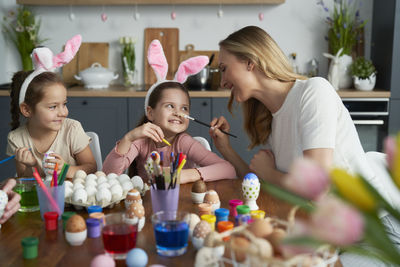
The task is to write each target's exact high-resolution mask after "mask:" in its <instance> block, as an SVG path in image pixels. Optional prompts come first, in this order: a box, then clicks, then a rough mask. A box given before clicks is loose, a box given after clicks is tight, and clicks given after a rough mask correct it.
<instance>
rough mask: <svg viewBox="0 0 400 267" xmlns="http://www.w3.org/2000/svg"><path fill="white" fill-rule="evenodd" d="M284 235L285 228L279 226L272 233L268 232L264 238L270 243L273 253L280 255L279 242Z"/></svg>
mask: <svg viewBox="0 0 400 267" xmlns="http://www.w3.org/2000/svg"><path fill="white" fill-rule="evenodd" d="M285 236H286V232H285V230H283V229H281V228H275V229H274V230H273V231H272V233H270V234H269V235H268V236H266V237H265V238H266V239H267V240H268V241H269V242H270V243H271V246H272V248H273V249H274V252H275V254H277V255H282V249H281V242H282V239H284V238H285Z"/></svg>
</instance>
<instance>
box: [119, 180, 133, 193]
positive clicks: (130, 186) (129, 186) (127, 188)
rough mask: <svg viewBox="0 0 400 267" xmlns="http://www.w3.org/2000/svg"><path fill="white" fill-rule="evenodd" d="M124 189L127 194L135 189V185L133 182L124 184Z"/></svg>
mask: <svg viewBox="0 0 400 267" xmlns="http://www.w3.org/2000/svg"><path fill="white" fill-rule="evenodd" d="M122 189H123V190H124V193H126V192H128V191H129V190H131V189H133V185H132V182H131V180H129V181H125V182H123V183H122Z"/></svg>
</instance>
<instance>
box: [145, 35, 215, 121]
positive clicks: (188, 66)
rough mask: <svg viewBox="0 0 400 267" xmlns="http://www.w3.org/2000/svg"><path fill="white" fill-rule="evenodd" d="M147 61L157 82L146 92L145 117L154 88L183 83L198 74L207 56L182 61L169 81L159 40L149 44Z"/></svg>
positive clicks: (166, 63)
mask: <svg viewBox="0 0 400 267" xmlns="http://www.w3.org/2000/svg"><path fill="white" fill-rule="evenodd" d="M147 59H148V61H149V64H150V66H151V68H152V69H153V70H154V72H155V74H156V77H157V82H156V83H155V84H153V85H152V86H151V87H150V89H149V90H148V91H147V94H146V98H145V100H144V113H145V114H146V115H147V107H148V105H149V98H150V95H151V93H152V92H153V90H154V88H156V87H157V86H158V85H159V84H161V83H164V82H179V83H184V82H185V81H186V79H187V77H189V76H190V75H194V74H197V73H199V72H200V71H201V70H202V69H203V68H204V67H205V66H206V65H207V64H208V57H207V56H197V57H191V58H189V59H187V60H185V61H183V62H182V63H181V64H180V65H179V67H178V71H177V72H176V73H175V77H174V79H173V80H172V81H171V80H166V77H167V72H168V62H167V59H166V58H165V55H164V51H163V49H162V46H161V43H160V41H159V40H153V41H152V42H151V43H150V46H149V50H148V51H147Z"/></svg>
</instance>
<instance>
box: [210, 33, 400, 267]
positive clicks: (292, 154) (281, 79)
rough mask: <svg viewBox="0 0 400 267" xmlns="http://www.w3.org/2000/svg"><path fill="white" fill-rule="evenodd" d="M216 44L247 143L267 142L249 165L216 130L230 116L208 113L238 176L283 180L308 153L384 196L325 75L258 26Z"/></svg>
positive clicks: (225, 84)
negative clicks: (307, 67)
mask: <svg viewBox="0 0 400 267" xmlns="http://www.w3.org/2000/svg"><path fill="white" fill-rule="evenodd" d="M219 45H220V53H219V69H220V71H221V87H222V88H227V89H230V90H231V99H230V102H229V105H228V108H229V109H231V107H232V102H233V100H235V101H237V102H239V103H241V105H242V109H243V116H244V128H245V130H246V132H247V134H248V136H249V137H250V141H251V144H250V146H249V148H253V147H255V146H257V145H263V144H264V145H267V147H268V149H265V150H260V151H259V152H258V153H257V154H255V156H254V157H253V159H252V160H251V162H250V165H248V164H247V163H246V162H245V161H244V160H243V159H242V158H241V157H240V156H239V154H238V153H236V152H235V151H234V150H233V148H232V146H231V145H230V143H229V138H228V136H227V135H225V134H223V133H222V132H221V131H220V129H222V130H225V131H229V128H230V126H229V123H228V122H227V120H226V119H225V118H224V117H220V118H215V119H213V121H212V122H211V126H212V128H211V130H210V134H211V136H212V137H213V141H214V144H215V146H216V148H217V149H218V150H219V151H220V152H221V154H222V155H223V157H224V158H225V159H227V160H228V161H230V162H231V163H232V165H233V166H235V168H236V173H237V174H238V175H239V176H241V177H243V176H244V175H245V174H246V173H247V172H249V171H251V172H254V173H256V174H257V175H258V177H260V178H262V179H265V180H268V181H270V182H274V183H276V184H282V182H283V179H284V177H285V174H286V173H287V171H288V170H289V167H290V165H291V164H292V163H293V161H294V160H295V159H296V158H298V157H308V158H311V159H312V160H314V161H316V162H317V163H319V164H320V165H321V166H323V167H325V168H326V169H329V168H331V167H332V166H337V167H341V168H344V169H347V170H349V171H350V172H358V173H361V174H362V175H364V176H365V177H366V178H367V179H368V181H369V182H370V183H371V184H372V185H373V186H374V187H375V188H376V189H377V190H378V191H379V192H380V193H381V194H382V195H383V196H384V197H386V199H387V198H388V197H387V195H386V191H385V190H384V188H383V186H382V184H381V182H380V181H379V180H378V179H377V178H376V177H375V175H374V173H373V171H372V170H371V168H370V167H369V165H368V163H367V160H366V156H365V153H364V150H363V148H362V146H361V143H360V140H359V138H358V134H357V131H356V128H355V126H354V124H353V122H352V120H351V118H350V115H349V113H348V111H347V109H346V108H345V107H344V105H343V103H342V101H341V100H340V98H339V96H338V95H337V93H336V92H335V90H334V89H333V87H332V86H331V85H330V84H329V82H328V81H326V80H325V79H323V78H311V79H307V78H306V77H302V76H299V75H298V74H295V73H294V72H293V71H292V68H291V66H290V64H289V62H288V60H287V58H286V56H285V55H284V53H283V52H282V51H281V49H280V48H279V47H278V45H277V44H276V43H275V41H274V40H273V39H272V38H271V37H270V36H269V35H268V34H267V33H266V32H265V31H264V30H262V29H261V28H258V27H255V26H249V27H245V28H243V29H240V30H238V31H237V32H234V33H232V34H231V35H229V36H228V37H227V38H226V39H225V40H222V41H221V42H220V43H219ZM382 220H383V222H384V223H385V224H386V226H387V230H388V231H389V232H391V233H392V234H393V235H390V236H391V237H393V239H392V241H393V242H394V243H396V244H397V245H399V233H397V234H396V230H395V228H396V227H398V226H393V224H391V223H390V222H389V221H390V220H389V218H388V216H385V218H382ZM388 222H389V223H388ZM392 222H393V220H392ZM350 259H351V260H350V261H348V262H351V264H354V263H355V262H357V261H352V259H354V257H352V256H351V257H350ZM357 260H358V259H357ZM343 261H344V259H343ZM344 263H346V262H344ZM351 264H349V266H350V265H351ZM363 266H365V265H363Z"/></svg>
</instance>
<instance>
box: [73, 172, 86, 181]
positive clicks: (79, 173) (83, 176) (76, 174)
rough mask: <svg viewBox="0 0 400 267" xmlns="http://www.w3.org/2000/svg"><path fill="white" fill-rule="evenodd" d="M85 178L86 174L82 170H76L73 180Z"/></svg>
mask: <svg viewBox="0 0 400 267" xmlns="http://www.w3.org/2000/svg"><path fill="white" fill-rule="evenodd" d="M86 176H87V174H86V172H85V171H84V170H77V171H76V172H75V175H74V179H76V178H81V179H85V178H86Z"/></svg>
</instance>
